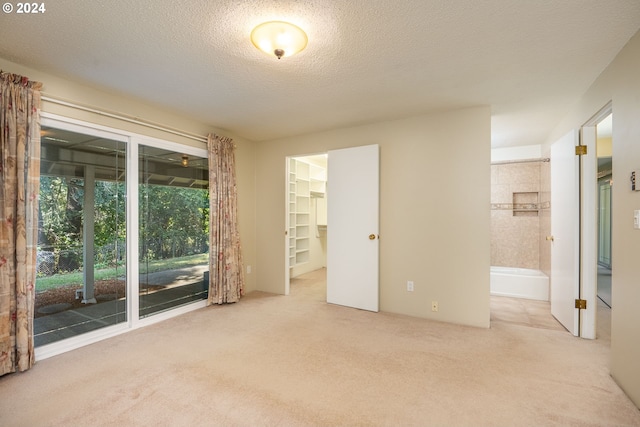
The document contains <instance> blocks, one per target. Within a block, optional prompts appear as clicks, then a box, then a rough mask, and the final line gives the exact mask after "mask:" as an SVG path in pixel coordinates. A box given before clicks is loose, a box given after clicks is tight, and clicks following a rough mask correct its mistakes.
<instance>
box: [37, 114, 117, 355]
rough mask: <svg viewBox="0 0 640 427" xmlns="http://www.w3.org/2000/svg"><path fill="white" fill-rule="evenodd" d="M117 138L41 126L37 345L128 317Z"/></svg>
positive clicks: (115, 322)
mask: <svg viewBox="0 0 640 427" xmlns="http://www.w3.org/2000/svg"><path fill="white" fill-rule="evenodd" d="M115 138H118V136H117V135H105V134H104V133H103V134H102V135H91V134H86V133H82V132H78V131H72V130H63V129H57V128H54V127H47V126H43V127H42V137H41V153H42V155H41V156H42V158H41V163H40V204H39V235H38V264H37V278H36V298H35V314H34V317H35V319H34V330H35V334H34V335H35V337H34V341H35V345H36V346H40V345H44V344H49V343H51V342H55V341H58V340H61V339H65V338H70V337H73V336H76V335H79V334H83V333H86V332H90V331H94V330H96V329H100V328H104V327H106V326H112V325H116V324H118V323H122V322H126V320H127V310H126V307H127V303H126V298H127V291H126V289H127V286H126V281H125V277H126V265H125V262H124V260H125V255H126V244H125V243H126V228H125V226H126V218H125V203H126V197H125V196H126V194H125V179H126V173H125V155H126V143H125V142H124V141H118V140H117V139H115Z"/></svg>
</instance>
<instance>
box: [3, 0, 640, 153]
mask: <svg viewBox="0 0 640 427" xmlns="http://www.w3.org/2000/svg"><path fill="white" fill-rule="evenodd" d="M45 5H46V12H45V13H41V14H37V15H35V14H32V15H19V14H17V13H15V12H13V13H9V14H7V13H2V14H1V15H0V40H1V43H0V57H2V58H5V59H7V60H9V61H13V62H17V63H20V64H23V65H26V66H30V67H33V68H36V69H38V70H41V71H44V72H48V73H51V74H54V75H59V76H62V77H66V78H69V79H73V80H76V81H79V82H82V83H84V84H89V85H92V86H96V87H99V88H102V89H105V90H108V91H110V92H116V93H123V94H127V95H129V96H132V97H135V98H139V99H141V100H143V101H146V102H148V103H152V104H154V105H158V106H161V107H163V108H167V109H170V110H174V111H176V112H178V113H181V114H189V115H192V116H194V117H195V118H197V119H198V120H201V121H204V122H206V123H209V124H210V125H212V126H215V127H217V128H220V129H224V130H228V131H231V132H233V133H235V134H237V135H240V136H242V137H245V138H247V139H250V140H255V141H263V140H269V139H273V138H279V137H284V136H292V135H298V134H304V133H310V132H316V131H321V130H326V129H332V128H337V127H346V126H353V125H357V124H364V123H369V122H375V121H379V120H387V119H394V118H400V117H404V116H409V115H416V114H422V113H429V112H435V111H442V110H449V109H455V108H461V107H468V106H478V105H491V108H492V117H493V118H492V146H493V147H494V148H497V147H503V146H514V145H528V144H540V143H542V142H544V141H545V139H546V137H547V136H548V134H549V132H550V130H551V129H552V128H553V126H555V125H556V124H557V123H558V121H559V120H560V118H561V117H562V116H563V115H564V114H565V112H566V111H567V109H568V108H569V107H570V106H571V105H572V104H573V103H575V102H576V101H577V100H578V98H579V96H580V95H582V94H583V93H584V92H585V90H586V89H587V88H588V87H589V86H590V84H591V83H592V82H593V81H594V80H595V79H596V78H597V76H598V75H599V74H600V73H601V72H602V70H603V69H604V68H605V67H606V66H607V64H608V63H609V62H610V61H611V60H612V59H613V58H614V57H615V55H616V54H617V53H618V52H619V51H620V49H621V48H622V47H623V46H624V44H625V43H626V42H627V41H628V40H629V39H630V38H631V36H633V34H635V33H636V31H637V30H638V29H639V28H640V1H638V0H607V1H602V0H561V1H560V0H535V1H531V0H486V1H480V0H396V1H389V0H348V1H347V0H280V1H277V0H217V1H214V0H189V1H175V0H93V1H83V0H75V1H74V0H56V1H51V2H45ZM273 19H278V20H287V21H290V22H293V23H295V24H297V25H298V26H300V27H302V28H303V29H305V30H306V31H307V34H308V36H309V44H308V46H307V49H306V50H304V51H303V52H302V53H300V54H298V55H297V56H294V57H290V58H283V59H281V60H278V59H276V58H275V57H269V56H267V55H265V54H264V53H262V52H260V51H258V50H257V49H256V48H255V47H254V46H253V45H252V44H251V41H250V40H249V34H250V33H251V30H252V29H253V27H255V26H256V25H257V24H259V23H261V22H263V21H266V20H273ZM5 71H11V70H5ZM44 84H45V86H44V91H45V92H46V81H45V82H44ZM56 95H59V96H63V95H65V94H56Z"/></svg>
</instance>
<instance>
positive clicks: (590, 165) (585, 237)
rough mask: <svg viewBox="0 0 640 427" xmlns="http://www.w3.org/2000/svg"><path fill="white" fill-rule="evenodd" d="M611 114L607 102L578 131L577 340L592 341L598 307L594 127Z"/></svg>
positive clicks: (594, 335)
mask: <svg viewBox="0 0 640 427" xmlns="http://www.w3.org/2000/svg"><path fill="white" fill-rule="evenodd" d="M611 113H612V104H611V102H609V103H608V104H607V105H605V106H604V107H603V108H602V109H601V110H600V111H598V112H597V113H596V114H595V115H594V116H593V117H591V118H590V119H589V120H587V122H586V123H585V124H584V125H582V127H581V128H580V143H581V144H582V145H586V146H587V154H586V155H583V156H581V159H580V164H581V165H580V167H581V172H582V173H581V177H580V198H581V209H580V240H581V241H580V299H584V300H586V301H587V308H586V309H585V310H580V323H579V324H580V337H582V338H587V339H595V338H596V318H597V316H596V315H597V307H598V299H597V298H598V296H597V293H598V179H597V175H598V157H597V152H596V149H597V147H596V139H597V131H596V125H597V124H598V123H599V122H601V121H602V120H603V119H604V118H605V117H607V116H608V115H609V114H611Z"/></svg>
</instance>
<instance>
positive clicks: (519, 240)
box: [491, 160, 550, 272]
mask: <svg viewBox="0 0 640 427" xmlns="http://www.w3.org/2000/svg"><path fill="white" fill-rule="evenodd" d="M549 176H550V169H549V162H548V161H542V160H541V161H522V162H509V163H508V162H503V163H498V164H493V165H491V265H497V266H505V267H520V268H531V269H535V270H542V271H545V272H548V270H549V266H550V245H549V243H548V241H547V240H546V239H545V237H546V236H547V235H548V234H549V230H550V215H549V213H550V179H549Z"/></svg>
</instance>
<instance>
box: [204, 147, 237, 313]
mask: <svg viewBox="0 0 640 427" xmlns="http://www.w3.org/2000/svg"><path fill="white" fill-rule="evenodd" d="M208 148H209V208H210V209H209V241H210V243H209V298H208V300H207V305H211V304H225V303H232V302H237V301H238V300H240V297H241V296H242V295H243V293H244V276H243V267H242V252H241V247H240V233H239V232H238V213H237V211H238V191H237V188H236V160H235V147H234V144H233V140H231V139H230V138H225V137H221V136H218V135H209V137H208Z"/></svg>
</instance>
